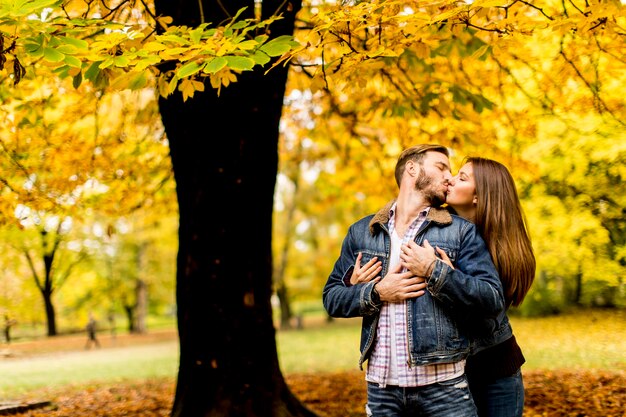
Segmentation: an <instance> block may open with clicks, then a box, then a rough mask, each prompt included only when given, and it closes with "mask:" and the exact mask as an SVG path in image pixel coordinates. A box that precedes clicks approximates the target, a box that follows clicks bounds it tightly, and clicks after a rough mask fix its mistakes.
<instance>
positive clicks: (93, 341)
mask: <svg viewBox="0 0 626 417" xmlns="http://www.w3.org/2000/svg"><path fill="white" fill-rule="evenodd" d="M96 324H97V323H96V319H94V317H93V314H91V313H89V321H88V322H87V326H86V327H85V329H86V330H87V344H85V349H89V348H91V345H94V346H95V347H97V348H99V347H100V342H99V341H98V338H97V337H96Z"/></svg>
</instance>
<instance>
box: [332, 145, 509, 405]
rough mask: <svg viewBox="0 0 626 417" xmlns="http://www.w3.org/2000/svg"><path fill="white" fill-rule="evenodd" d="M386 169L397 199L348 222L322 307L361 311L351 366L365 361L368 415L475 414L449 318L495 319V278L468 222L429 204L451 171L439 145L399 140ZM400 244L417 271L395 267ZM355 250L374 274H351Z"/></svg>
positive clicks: (458, 337)
mask: <svg viewBox="0 0 626 417" xmlns="http://www.w3.org/2000/svg"><path fill="white" fill-rule="evenodd" d="M395 175H396V182H397V183H398V186H399V192H398V196H397V199H396V200H395V201H392V202H391V203H389V204H388V205H387V206H386V207H384V208H383V209H382V210H380V211H379V212H378V213H377V214H375V215H370V216H368V217H365V218H363V219H361V220H360V221H358V222H356V223H355V224H353V225H352V226H351V227H350V229H349V231H348V234H347V236H346V237H345V239H344V242H343V245H342V249H341V254H340V256H339V259H338V260H337V261H336V263H335V266H334V268H333V271H332V272H331V274H330V276H329V278H328V282H327V283H326V285H325V287H324V292H323V300H324V307H325V308H326V310H327V311H328V313H329V314H330V315H331V316H333V317H356V316H362V317H363V325H362V332H361V358H360V360H359V366H361V367H362V364H363V362H365V360H367V361H368V363H367V373H366V380H367V381H368V402H367V407H366V410H367V414H368V415H371V416H380V417H393V416H401V415H429V416H437V417H442V416H444V417H445V416H454V417H464V416H475V415H476V409H475V407H474V403H473V402H472V399H471V395H470V393H469V389H468V385H467V380H466V379H465V375H464V365H465V360H464V359H465V357H466V356H467V353H468V350H469V340H468V337H467V335H466V334H465V332H464V330H463V327H462V326H459V322H461V321H465V320H468V319H470V320H471V318H472V317H477V318H479V319H480V320H484V319H485V317H490V318H493V320H496V317H498V315H499V313H501V312H502V311H503V310H504V301H503V300H504V297H503V294H502V286H501V284H500V280H499V278H498V275H497V273H496V270H495V267H494V266H493V263H492V261H491V257H490V256H489V253H488V251H487V248H486V247H485V244H484V242H483V240H482V239H481V237H480V235H479V234H478V232H477V231H476V229H475V227H474V225H473V224H471V223H470V222H467V221H465V220H463V219H461V218H459V217H457V216H452V215H450V214H449V213H448V211H447V210H445V209H441V208H439V206H440V205H441V204H443V203H444V202H445V198H446V192H447V186H448V182H449V181H450V180H451V178H452V175H451V173H450V163H449V160H448V151H447V149H446V148H445V147H443V146H439V145H417V146H414V147H411V148H409V149H406V150H405V151H403V152H402V154H401V155H400V157H399V158H398V162H397V164H396V172H395ZM413 242H415V244H414V243H413ZM418 245H423V246H418ZM431 245H432V246H431ZM432 247H439V248H440V249H442V250H444V251H445V252H446V253H447V255H448V256H449V257H450V259H451V260H452V262H454V264H455V266H456V269H452V268H451V267H449V266H448V265H447V264H445V263H444V262H442V261H440V260H438V259H437V258H436V257H435V256H434V250H433V249H432ZM402 252H405V253H408V252H414V253H415V254H418V255H419V256H420V257H421V261H420V262H419V264H417V265H416V264H413V265H412V266H411V270H413V271H414V272H419V274H418V275H413V274H412V273H411V272H403V267H406V266H407V264H406V262H405V263H404V265H403V261H402V258H404V259H407V258H406V256H405V255H401V253H402ZM357 257H358V258H359V260H358V261H359V262H360V261H362V262H363V263H369V264H370V265H371V264H372V263H371V262H370V261H374V258H378V260H379V262H380V267H381V276H383V278H382V279H374V280H371V281H368V282H360V283H356V284H353V283H351V282H350V278H351V275H352V272H353V270H354V268H355V265H358V264H357ZM404 270H406V268H404Z"/></svg>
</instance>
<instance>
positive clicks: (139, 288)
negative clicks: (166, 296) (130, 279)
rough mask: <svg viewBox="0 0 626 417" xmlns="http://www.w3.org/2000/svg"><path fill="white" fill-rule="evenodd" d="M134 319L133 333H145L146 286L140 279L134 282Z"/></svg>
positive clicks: (146, 310)
mask: <svg viewBox="0 0 626 417" xmlns="http://www.w3.org/2000/svg"><path fill="white" fill-rule="evenodd" d="M135 298H136V300H137V302H136V304H135V317H134V322H135V325H134V333H137V334H143V333H145V332H146V315H147V314H148V285H147V284H146V282H145V281H144V280H142V279H137V281H136V282H135Z"/></svg>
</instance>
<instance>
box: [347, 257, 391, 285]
mask: <svg viewBox="0 0 626 417" xmlns="http://www.w3.org/2000/svg"><path fill="white" fill-rule="evenodd" d="M362 258H363V254H362V253H361V252H359V254H358V255H357V257H356V262H355V264H354V269H353V270H352V275H351V276H350V284H352V285H355V284H361V283H364V282H369V281H371V280H373V279H375V280H377V281H378V280H380V276H378V274H379V273H380V271H382V269H383V263H382V262H380V261H379V260H378V258H377V257H373V258H372V259H370V260H369V261H368V262H367V263H366V264H365V265H363V267H361V259H362Z"/></svg>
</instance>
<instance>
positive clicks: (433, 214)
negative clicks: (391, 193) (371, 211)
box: [369, 200, 452, 234]
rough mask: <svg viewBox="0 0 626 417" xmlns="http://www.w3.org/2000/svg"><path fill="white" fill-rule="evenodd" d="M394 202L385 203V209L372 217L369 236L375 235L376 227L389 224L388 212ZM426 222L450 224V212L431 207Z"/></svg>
mask: <svg viewBox="0 0 626 417" xmlns="http://www.w3.org/2000/svg"><path fill="white" fill-rule="evenodd" d="M395 202H396V200H391V201H390V202H389V203H387V205H385V207H383V208H382V209H380V210H379V211H378V213H376V214H375V215H374V217H372V220H371V221H370V224H369V228H370V233H371V234H375V233H376V226H377V225H378V226H379V227H381V226H382V225H384V224H387V223H388V222H389V210H391V207H392V206H393V204H394V203H395ZM426 221H433V222H435V223H439V224H442V225H445V224H450V223H452V216H451V215H450V212H448V210H446V209H444V208H438V207H431V208H430V210H429V211H428V216H426Z"/></svg>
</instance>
